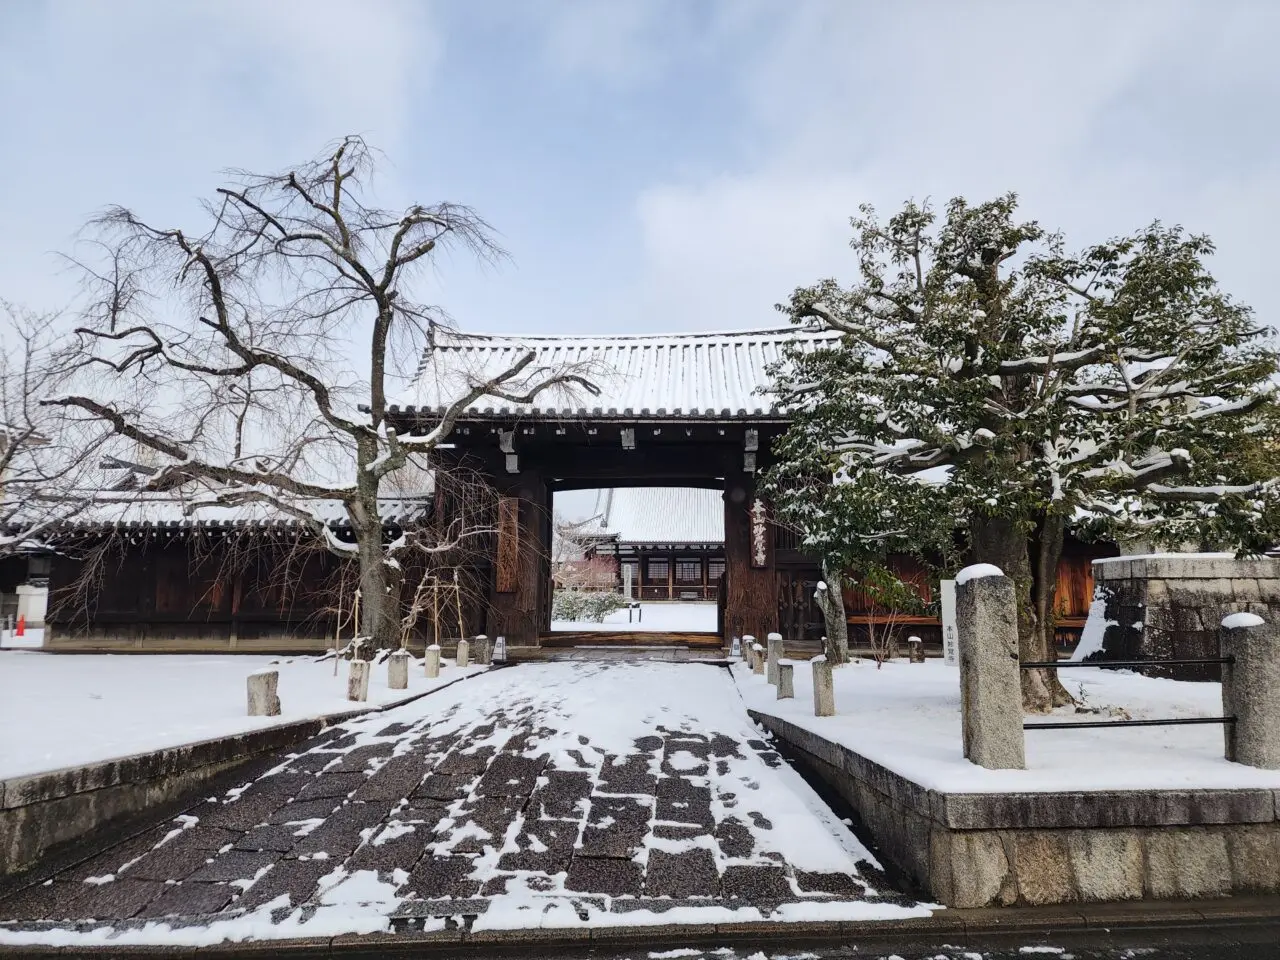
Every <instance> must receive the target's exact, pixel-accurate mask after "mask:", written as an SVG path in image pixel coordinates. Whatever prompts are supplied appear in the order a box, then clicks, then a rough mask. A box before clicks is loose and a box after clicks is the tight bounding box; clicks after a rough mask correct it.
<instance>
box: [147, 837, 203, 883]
mask: <svg viewBox="0 0 1280 960" xmlns="http://www.w3.org/2000/svg"><path fill="white" fill-rule="evenodd" d="M176 839H177V838H175V840H176ZM175 840H170V841H169V842H168V843H166V844H165V845H164V846H162V847H160V848H159V849H156V850H152V851H151V852H150V853H145V854H143V855H142V859H141V860H139V861H138V862H137V863H135V864H133V866H131V867H129V869H128V870H127V871H126V872H125V873H126V875H127V876H128V877H129V878H130V879H133V880H185V879H186V878H187V877H189V876H191V874H193V873H195V872H196V871H197V870H199V869H200V868H201V867H203V866H204V864H205V861H206V860H208V859H210V858H211V857H212V856H213V855H214V852H215V851H213V850H201V849H200V848H199V847H188V846H184V845H182V844H178V843H176V842H175Z"/></svg>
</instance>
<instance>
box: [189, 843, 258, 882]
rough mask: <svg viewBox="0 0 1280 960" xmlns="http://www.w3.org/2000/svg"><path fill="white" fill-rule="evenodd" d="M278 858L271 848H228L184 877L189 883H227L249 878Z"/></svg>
mask: <svg viewBox="0 0 1280 960" xmlns="http://www.w3.org/2000/svg"><path fill="white" fill-rule="evenodd" d="M279 859H280V854H278V853H276V852H275V851H273V850H264V851H252V850H228V851H227V852H226V853H224V854H221V855H219V856H218V857H216V858H215V859H214V861H213V863H206V864H205V865H204V866H203V867H201V868H200V869H199V870H197V871H196V872H195V873H193V874H191V875H190V876H188V877H187V878H186V881H185V882H188V883H191V882H196V883H212V882H219V883H228V882H230V881H232V880H251V879H252V878H253V875H254V874H256V873H257V872H258V871H259V870H261V869H262V868H263V867H269V866H271V865H272V864H273V863H275V862H276V861H277V860H279Z"/></svg>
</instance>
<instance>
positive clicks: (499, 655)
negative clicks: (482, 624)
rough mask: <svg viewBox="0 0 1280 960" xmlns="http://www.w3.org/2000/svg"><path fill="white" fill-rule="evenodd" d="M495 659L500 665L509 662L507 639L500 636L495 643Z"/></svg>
mask: <svg viewBox="0 0 1280 960" xmlns="http://www.w3.org/2000/svg"><path fill="white" fill-rule="evenodd" d="M493 659H494V660H497V661H498V662H499V663H506V662H507V638H506V637H504V636H501V635H499V637H498V639H497V640H495V641H493Z"/></svg>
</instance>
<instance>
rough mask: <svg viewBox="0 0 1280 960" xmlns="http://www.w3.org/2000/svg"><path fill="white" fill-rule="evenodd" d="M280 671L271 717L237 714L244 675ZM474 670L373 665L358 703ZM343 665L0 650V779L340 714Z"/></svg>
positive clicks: (345, 705)
mask: <svg viewBox="0 0 1280 960" xmlns="http://www.w3.org/2000/svg"><path fill="white" fill-rule="evenodd" d="M263 669H272V670H279V671H280V685H279V694H280V704H281V715H280V716H278V717H250V716H248V715H247V713H246V711H247V705H246V693H245V678H246V677H248V675H249V674H251V673H254V672H256V671H258V670H263ZM483 669H484V668H482V667H467V668H466V669H465V670H458V669H457V668H456V667H453V666H448V665H446V666H445V668H444V669H442V670H441V673H440V677H439V678H438V679H435V680H428V679H427V678H426V677H425V676H424V675H423V671H422V667H421V665H420V663H419V664H417V665H416V666H415V665H411V666H410V668H409V689H407V690H392V689H390V688H389V687H388V686H387V666H386V664H385V663H381V664H374V666H373V672H372V674H371V676H370V679H369V700H368V705H375V706H376V705H379V704H385V703H392V702H394V701H396V700H403V699H404V698H405V697H407V696H412V695H414V694H418V693H425V692H426V691H428V690H431V689H434V688H435V687H438V686H440V685H441V684H443V683H449V682H450V681H452V680H456V679H458V677H460V676H469V675H471V674H474V673H478V672H481V671H482V670H483ZM360 706H361V704H357V703H352V702H351V701H349V700H348V699H347V664H346V663H345V662H343V663H341V664H340V665H339V667H338V675H337V676H336V677H335V676H334V673H333V662H332V661H327V662H317V660H316V659H315V658H314V657H311V656H297V657H271V656H256V655H247V654H225V655H208V656H205V655H199V654H184V655H165V654H61V653H59V654H53V653H38V652H31V651H17V650H15V651H8V650H6V651H4V652H2V653H0V779H7V778H9V777H15V776H23V775H28V774H33V773H42V772H46V771H50V770H59V769H62V768H64V767H75V766H81V765H83V764H86V763H95V762H98V761H101V760H109V759H113V758H116V757H125V756H129V755H131V754H135V753H142V752H145V751H149V750H158V749H162V748H164V747H175V746H180V745H182V744H185V743H194V742H196V741H199V740H207V739H209V738H211V737H222V736H228V735H230V734H235V733H243V732H245V731H248V730H261V729H263V728H266V727H272V726H278V725H280V724H282V723H291V722H293V721H296V720H305V719H308V718H311V717H320V716H325V715H328V714H335V713H344V712H347V711H350V710H353V709H358V708H359V707H360Z"/></svg>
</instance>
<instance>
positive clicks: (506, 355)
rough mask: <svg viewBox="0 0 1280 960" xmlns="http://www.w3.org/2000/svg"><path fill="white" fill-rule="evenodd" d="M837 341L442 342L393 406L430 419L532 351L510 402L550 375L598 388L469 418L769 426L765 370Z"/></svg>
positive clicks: (483, 404)
mask: <svg viewBox="0 0 1280 960" xmlns="http://www.w3.org/2000/svg"><path fill="white" fill-rule="evenodd" d="M834 339H836V336H835V335H834V334H830V333H815V332H807V331H803V330H799V329H797V328H794V327H788V328H786V329H780V330H743V331H736V332H729V333H680V334H665V335H656V334H635V335H622V336H480V335H476V336H470V335H465V334H456V333H454V334H440V335H438V336H437V339H436V344H435V346H434V347H430V348H428V349H427V350H426V351H425V352H424V354H423V357H422V362H421V364H420V366H419V368H418V374H417V379H416V380H415V382H414V383H413V385H412V387H410V389H409V390H408V391H407V392H406V393H404V394H403V395H402V396H400V397H397V398H395V401H396V402H395V405H394V406H392V411H393V412H400V411H403V412H405V413H414V412H423V413H434V412H438V411H440V410H443V409H444V408H445V407H446V406H447V405H448V404H449V402H450V401H451V400H453V399H454V398H456V397H457V396H459V395H460V394H462V393H464V392H465V389H466V387H467V386H468V385H470V384H478V383H483V382H485V381H487V380H490V379H492V378H494V377H496V376H498V375H499V374H501V373H504V372H505V371H507V370H509V369H510V368H511V367H512V366H514V365H515V364H516V363H517V362H518V361H519V360H520V359H521V358H522V357H524V356H525V355H526V354H527V353H528V352H529V351H533V353H534V360H533V362H532V363H531V364H530V365H529V366H528V367H527V368H526V369H525V370H524V371H523V372H522V374H521V377H520V379H519V380H516V381H513V382H512V383H511V384H510V386H509V387H508V392H510V393H520V392H522V388H525V389H527V386H528V383H529V382H530V380H531V379H533V378H539V379H540V378H545V376H546V375H547V373H548V372H549V371H565V370H573V371H574V372H576V373H578V374H579V375H581V376H583V377H585V378H586V379H587V380H589V381H590V382H592V383H594V384H595V385H596V386H597V387H599V388H600V393H599V395H592V394H591V393H590V392H589V391H587V390H585V389H583V388H581V387H573V388H566V387H555V388H552V389H549V390H546V391H544V392H543V393H540V394H539V395H538V396H537V397H536V398H535V400H534V402H533V403H528V404H513V403H510V402H508V401H506V400H503V399H495V398H492V397H482V398H481V399H479V400H477V401H476V402H475V403H473V404H472V405H471V406H470V407H469V408H468V409H467V413H468V414H469V415H471V416H477V417H485V416H487V417H502V416H534V417H587V416H592V417H603V418H641V419H645V420H655V419H656V420H665V419H690V418H701V419H711V418H760V419H765V418H770V417H777V416H778V415H779V413H778V410H777V408H776V406H775V404H774V400H773V398H772V397H771V396H770V395H769V394H767V393H763V392H761V390H762V389H763V390H767V389H768V388H769V387H770V385H771V383H772V378H771V377H770V376H769V374H768V372H767V371H768V368H769V366H770V364H772V363H774V362H775V361H778V360H781V359H782V357H783V347H784V346H785V345H786V344H787V343H789V342H798V343H800V344H801V345H802V346H803V348H804V349H807V350H812V349H813V348H814V347H815V346H817V345H819V344H822V343H830V342H831V341H832V340H834Z"/></svg>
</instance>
